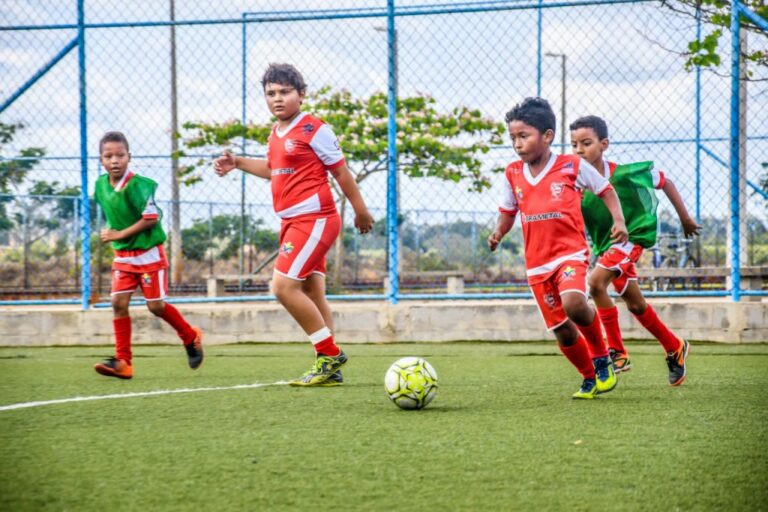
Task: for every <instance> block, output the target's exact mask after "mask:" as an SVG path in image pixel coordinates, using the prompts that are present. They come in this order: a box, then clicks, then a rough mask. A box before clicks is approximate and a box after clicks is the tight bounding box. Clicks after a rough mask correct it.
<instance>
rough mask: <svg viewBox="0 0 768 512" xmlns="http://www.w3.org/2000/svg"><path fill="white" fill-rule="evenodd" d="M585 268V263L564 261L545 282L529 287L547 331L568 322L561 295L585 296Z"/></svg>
mask: <svg viewBox="0 0 768 512" xmlns="http://www.w3.org/2000/svg"><path fill="white" fill-rule="evenodd" d="M587 268H588V267H587V263H586V262H585V261H566V262H564V263H563V264H562V265H560V266H559V267H557V270H555V271H554V272H552V274H550V276H549V278H548V279H547V280H546V281H541V282H539V283H535V284H531V285H530V287H531V291H532V292H533V297H534V298H535V299H536V305H537V306H539V312H540V313H541V316H542V317H544V323H545V324H546V326H547V330H548V331H551V330H552V329H555V328H557V327H560V326H561V325H563V324H564V323H565V322H566V320H568V316H567V315H566V314H565V310H564V309H563V302H562V300H560V295H561V294H563V293H581V294H583V295H584V296H585V297H586V296H587Z"/></svg>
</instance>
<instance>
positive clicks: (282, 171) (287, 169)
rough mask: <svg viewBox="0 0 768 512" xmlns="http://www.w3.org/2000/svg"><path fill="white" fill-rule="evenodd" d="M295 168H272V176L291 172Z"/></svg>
mask: <svg viewBox="0 0 768 512" xmlns="http://www.w3.org/2000/svg"><path fill="white" fill-rule="evenodd" d="M294 172H296V170H295V169H294V168H293V167H283V168H281V169H272V173H271V174H272V176H280V175H281V174H293V173H294Z"/></svg>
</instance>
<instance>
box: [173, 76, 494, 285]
mask: <svg viewBox="0 0 768 512" xmlns="http://www.w3.org/2000/svg"><path fill="white" fill-rule="evenodd" d="M396 105H397V153H398V171H399V172H400V173H402V174H403V175H405V176H408V177H411V178H420V177H433V178H437V179H441V180H445V181H452V182H455V183H463V184H465V186H466V187H467V188H468V189H469V190H471V191H475V192H480V191H483V190H485V189H487V188H488V187H490V185H491V181H490V174H489V173H493V172H503V168H500V167H498V168H493V169H486V168H485V165H484V162H483V161H482V160H481V159H480V156H481V155H482V154H485V153H487V152H488V151H489V150H490V149H491V147H492V146H496V145H501V144H502V135H503V133H504V126H503V124H501V123H497V122H495V121H494V120H492V119H490V118H487V117H485V116H483V115H482V113H481V112H480V111H479V110H477V109H471V108H468V107H464V106H459V107H454V108H452V109H450V110H449V111H447V112H441V111H440V110H438V107H437V103H436V100H435V99H434V98H432V97H429V96H413V97H406V98H398V99H397V102H396ZM304 109H305V110H307V111H310V112H312V113H313V115H315V116H317V117H319V118H320V119H323V120H324V121H325V122H327V123H328V124H329V125H331V126H332V127H333V130H334V132H335V133H336V135H337V136H338V139H339V143H340V145H341V148H342V150H343V151H344V155H345V158H346V160H347V164H348V166H349V169H350V171H351V172H352V173H353V174H354V176H355V181H356V182H357V183H358V185H360V184H361V183H362V182H363V181H365V180H366V179H367V178H369V177H370V176H372V175H374V174H376V173H380V172H385V171H386V170H387V128H388V117H387V96H386V94H384V93H376V94H373V95H371V96H369V97H367V98H362V97H356V96H353V95H352V93H350V92H349V91H346V90H341V91H335V90H332V89H331V88H330V87H324V88H322V89H320V90H319V91H317V92H314V93H310V94H308V95H307V97H306V99H305V101H304ZM273 122H274V120H271V121H269V122H264V123H248V124H246V125H243V124H242V123H241V122H240V121H238V120H231V121H224V122H187V123H185V124H184V125H183V126H184V129H185V130H187V135H186V136H185V137H184V146H185V148H186V149H193V148H229V147H232V146H234V145H235V144H237V143H239V142H240V140H241V138H242V137H245V138H246V139H247V140H250V141H254V142H256V143H258V144H260V145H262V146H265V145H266V144H267V139H268V137H269V134H270V132H271V129H272V124H273ZM181 155H182V156H183V155H184V151H183V150H182V153H181ZM203 165H207V162H206V161H204V160H199V161H197V162H196V163H195V164H193V165H190V166H187V167H185V168H184V169H183V170H182V173H183V174H184V176H185V179H186V180H195V179H199V174H198V170H199V167H201V166H203ZM331 185H332V187H333V188H334V192H335V194H336V197H337V198H338V199H337V201H338V202H339V213H340V215H341V217H342V220H343V219H344V214H345V208H346V200H345V198H344V195H343V194H341V193H340V191H339V190H338V189H337V188H336V184H335V183H334V182H333V180H331ZM335 256H336V257H335V264H334V279H333V281H334V286H335V287H336V288H338V284H339V279H340V277H339V276H340V275H339V270H340V268H341V266H342V265H341V262H342V261H343V244H342V242H341V237H340V239H339V240H338V241H337V243H336V255H335Z"/></svg>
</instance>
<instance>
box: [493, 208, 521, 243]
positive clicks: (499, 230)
mask: <svg viewBox="0 0 768 512" xmlns="http://www.w3.org/2000/svg"><path fill="white" fill-rule="evenodd" d="M516 215H517V214H516V213H507V212H503V211H502V212H500V213H499V218H498V220H496V229H494V230H493V233H491V234H490V235H488V248H489V249H490V250H491V251H495V250H496V248H497V247H498V246H499V244H500V243H501V240H502V239H503V238H504V235H506V234H507V233H509V230H510V229H512V226H514V225H515V216H516Z"/></svg>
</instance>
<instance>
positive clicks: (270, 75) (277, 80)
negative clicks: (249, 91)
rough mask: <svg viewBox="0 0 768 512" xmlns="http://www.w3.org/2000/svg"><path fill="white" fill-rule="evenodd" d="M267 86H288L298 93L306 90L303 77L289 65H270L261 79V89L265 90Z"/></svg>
mask: <svg viewBox="0 0 768 512" xmlns="http://www.w3.org/2000/svg"><path fill="white" fill-rule="evenodd" d="M267 84H281V85H290V86H291V87H293V88H294V89H296V90H297V91H299V93H303V92H305V91H306V90H307V84H306V83H304V77H303V76H301V73H299V70H298V69H296V68H295V67H294V66H293V65H291V64H281V63H274V62H273V63H271V64H270V65H269V67H268V68H267V70H266V71H265V72H264V76H262V77H261V87H262V88H263V89H266V88H267Z"/></svg>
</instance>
